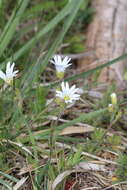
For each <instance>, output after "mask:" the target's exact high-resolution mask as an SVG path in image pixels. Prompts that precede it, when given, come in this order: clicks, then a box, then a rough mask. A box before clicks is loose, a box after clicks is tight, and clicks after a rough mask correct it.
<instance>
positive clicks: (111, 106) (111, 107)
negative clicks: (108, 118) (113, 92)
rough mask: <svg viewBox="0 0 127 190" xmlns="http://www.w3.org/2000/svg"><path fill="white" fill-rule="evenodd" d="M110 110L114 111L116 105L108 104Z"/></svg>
mask: <svg viewBox="0 0 127 190" xmlns="http://www.w3.org/2000/svg"><path fill="white" fill-rule="evenodd" d="M108 111H109V112H113V111H114V107H113V105H112V104H109V105H108Z"/></svg>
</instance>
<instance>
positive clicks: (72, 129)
mask: <svg viewBox="0 0 127 190" xmlns="http://www.w3.org/2000/svg"><path fill="white" fill-rule="evenodd" d="M92 131H94V127H92V126H90V125H87V124H86V126H83V127H67V128H65V129H63V130H62V132H61V133H60V135H69V134H75V133H88V132H92Z"/></svg>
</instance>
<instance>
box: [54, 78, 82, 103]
mask: <svg viewBox="0 0 127 190" xmlns="http://www.w3.org/2000/svg"><path fill="white" fill-rule="evenodd" d="M78 91H79V88H76V86H75V85H73V86H72V87H71V88H69V84H68V82H66V83H64V82H62V83H61V91H59V90H56V96H57V97H59V98H60V99H62V100H64V101H65V103H66V104H67V103H72V102H73V101H75V100H79V98H80V95H79V94H77V92H78Z"/></svg>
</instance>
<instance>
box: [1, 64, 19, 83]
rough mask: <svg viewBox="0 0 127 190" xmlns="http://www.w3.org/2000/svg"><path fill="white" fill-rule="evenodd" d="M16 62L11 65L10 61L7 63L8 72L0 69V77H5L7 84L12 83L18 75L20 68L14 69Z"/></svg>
mask: <svg viewBox="0 0 127 190" xmlns="http://www.w3.org/2000/svg"><path fill="white" fill-rule="evenodd" d="M14 66H15V64H14V63H13V64H12V65H11V63H10V62H8V63H7V66H6V72H5V73H4V72H3V71H1V70H0V78H1V79H3V80H4V81H5V82H6V83H7V84H9V85H10V84H11V83H12V81H13V78H14V77H16V76H17V73H18V70H17V71H13V69H14Z"/></svg>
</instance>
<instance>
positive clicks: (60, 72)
mask: <svg viewBox="0 0 127 190" xmlns="http://www.w3.org/2000/svg"><path fill="white" fill-rule="evenodd" d="M70 61H71V58H68V57H65V58H64V59H62V58H61V56H59V55H58V56H57V55H55V56H54V58H53V59H52V60H51V63H53V64H54V65H55V67H56V75H57V77H58V78H59V79H63V78H64V73H65V70H66V68H68V67H69V66H70V65H71V63H70ZM78 91H79V88H76V86H75V85H73V86H72V87H69V84H68V82H62V83H61V85H60V89H59V90H58V89H57V90H56V97H57V98H59V99H60V100H61V101H62V102H65V103H66V104H69V103H73V102H75V101H76V100H79V98H80V95H79V94H78Z"/></svg>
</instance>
